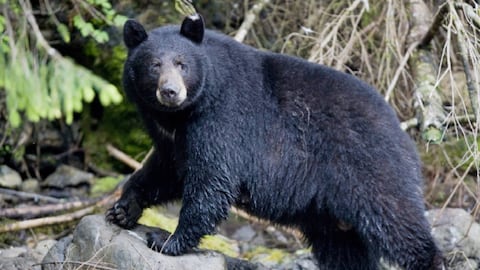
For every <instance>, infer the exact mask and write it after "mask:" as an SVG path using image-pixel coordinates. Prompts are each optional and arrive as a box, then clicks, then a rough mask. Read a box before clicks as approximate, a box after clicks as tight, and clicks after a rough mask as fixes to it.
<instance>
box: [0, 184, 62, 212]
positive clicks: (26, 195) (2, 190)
mask: <svg viewBox="0 0 480 270" xmlns="http://www.w3.org/2000/svg"><path fill="white" fill-rule="evenodd" d="M0 193H2V194H6V195H10V196H15V197H18V198H22V199H31V200H34V201H46V202H50V203H61V202H62V201H63V200H61V199H57V198H53V197H49V196H45V195H40V194H36V193H28V192H23V191H16V190H12V189H6V188H0ZM0 213H1V212H0ZM0 216H1V215H0Z"/></svg>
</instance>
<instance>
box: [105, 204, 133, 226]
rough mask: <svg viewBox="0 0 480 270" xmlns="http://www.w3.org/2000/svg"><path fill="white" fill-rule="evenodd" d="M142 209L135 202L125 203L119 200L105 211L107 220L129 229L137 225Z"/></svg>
mask: <svg viewBox="0 0 480 270" xmlns="http://www.w3.org/2000/svg"><path fill="white" fill-rule="evenodd" d="M141 214H142V210H141V209H140V207H139V206H138V204H136V203H131V204H130V205H129V204H126V203H122V202H121V201H119V202H117V203H115V204H114V205H113V207H112V208H110V209H108V210H107V212H106V213H105V218H106V220H107V221H108V222H110V223H114V224H117V225H118V226H120V227H122V228H125V229H131V228H133V227H135V225H137V220H138V219H139V218H140V215H141Z"/></svg>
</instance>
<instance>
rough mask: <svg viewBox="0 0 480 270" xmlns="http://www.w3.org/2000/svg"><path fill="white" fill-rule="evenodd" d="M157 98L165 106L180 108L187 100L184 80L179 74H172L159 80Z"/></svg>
mask: <svg viewBox="0 0 480 270" xmlns="http://www.w3.org/2000/svg"><path fill="white" fill-rule="evenodd" d="M156 96H157V100H158V102H160V104H162V105H164V106H167V107H176V106H180V105H181V104H182V103H183V102H184V101H185V100H186V99H187V89H186V88H185V85H184V83H183V78H182V77H181V76H180V75H179V74H177V72H170V73H169V74H167V75H166V76H164V77H163V78H161V79H160V80H159V83H158V87H157V92H156Z"/></svg>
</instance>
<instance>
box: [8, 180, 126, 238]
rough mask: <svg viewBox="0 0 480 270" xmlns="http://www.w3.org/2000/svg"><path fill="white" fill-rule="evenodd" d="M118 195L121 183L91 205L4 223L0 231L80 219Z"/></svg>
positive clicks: (116, 198)
mask: <svg viewBox="0 0 480 270" xmlns="http://www.w3.org/2000/svg"><path fill="white" fill-rule="evenodd" d="M120 195H121V185H119V187H117V188H116V189H115V191H114V192H112V193H111V194H109V195H107V196H104V197H103V198H101V199H99V200H97V202H96V203H95V205H93V206H89V207H86V208H82V209H79V210H77V211H75V212H72V213H68V214H63V215H58V216H53V217H43V218H36V219H30V220H24V221H18V222H14V223H10V224H4V225H1V226H0V233H5V232H12V231H19V230H25V229H31V228H36V227H41V226H47V225H53V224H59V223H64V222H70V221H73V220H76V219H80V218H82V217H84V216H86V215H89V214H91V213H93V212H94V211H95V210H96V209H97V208H103V207H105V206H106V205H110V204H113V203H114V202H115V201H116V200H118V198H120Z"/></svg>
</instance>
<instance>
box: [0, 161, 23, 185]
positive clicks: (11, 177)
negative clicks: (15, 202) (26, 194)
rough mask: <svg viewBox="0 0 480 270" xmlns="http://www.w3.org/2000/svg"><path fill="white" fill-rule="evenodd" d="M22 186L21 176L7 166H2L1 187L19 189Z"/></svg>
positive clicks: (0, 174)
mask: <svg viewBox="0 0 480 270" xmlns="http://www.w3.org/2000/svg"><path fill="white" fill-rule="evenodd" d="M21 184H22V178H21V177H20V175H19V174H18V173H17V172H16V171H14V170H12V169H11V168H10V167H8V166H6V165H1V166H0V187H6V188H15V189H16V188H19V187H20V185H21Z"/></svg>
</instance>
